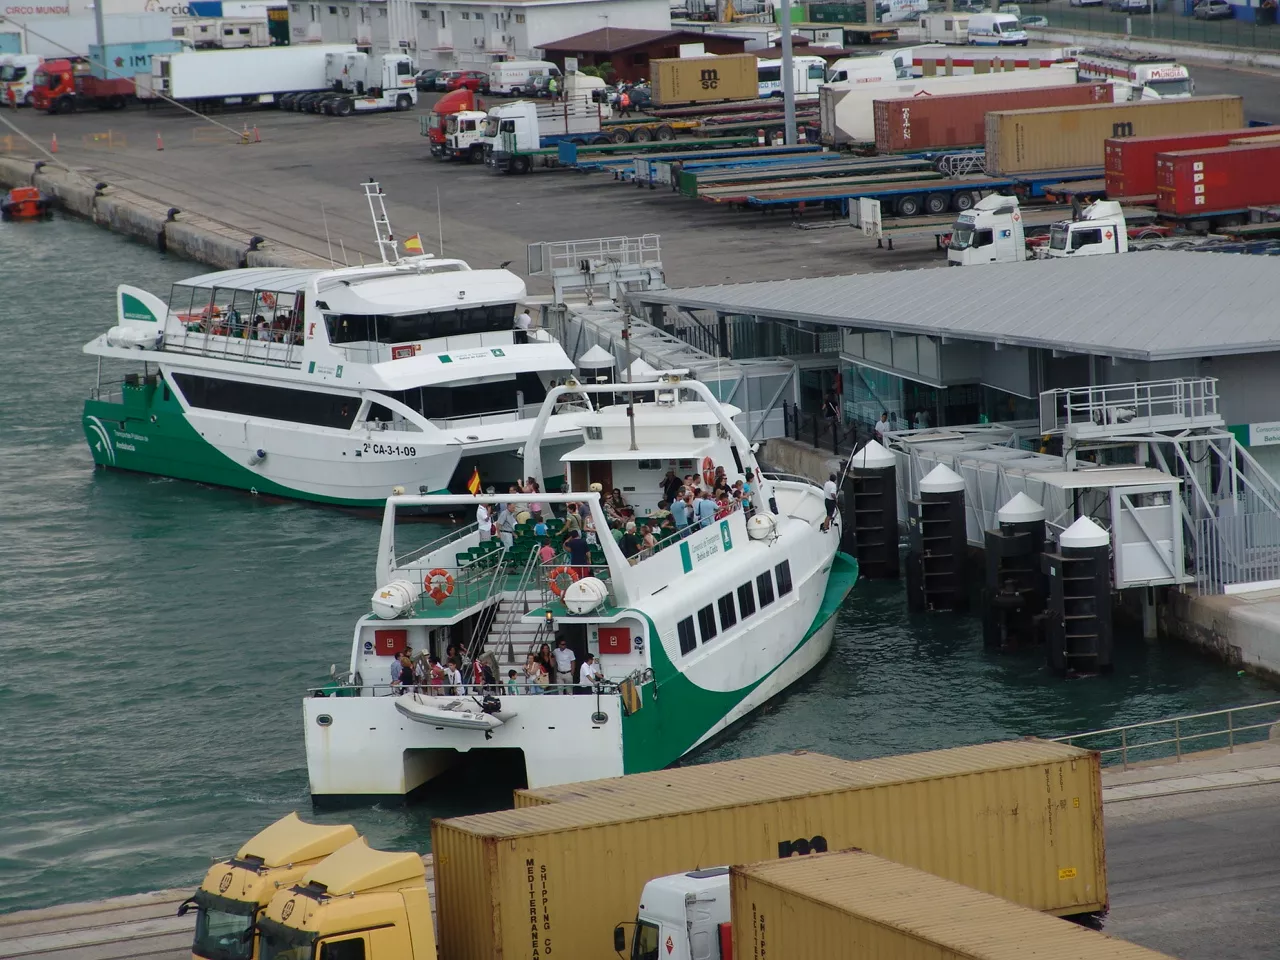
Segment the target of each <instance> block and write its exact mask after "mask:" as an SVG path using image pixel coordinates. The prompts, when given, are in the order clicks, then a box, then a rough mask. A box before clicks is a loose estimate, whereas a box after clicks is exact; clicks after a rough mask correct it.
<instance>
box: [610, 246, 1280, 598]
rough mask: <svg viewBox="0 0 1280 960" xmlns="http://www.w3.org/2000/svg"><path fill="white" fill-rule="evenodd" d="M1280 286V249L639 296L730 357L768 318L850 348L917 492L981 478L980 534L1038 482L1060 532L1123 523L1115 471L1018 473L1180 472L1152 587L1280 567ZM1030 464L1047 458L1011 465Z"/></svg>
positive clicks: (1040, 498)
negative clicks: (933, 475)
mask: <svg viewBox="0 0 1280 960" xmlns="http://www.w3.org/2000/svg"><path fill="white" fill-rule="evenodd" d="M1278 283H1280V261H1277V260H1276V259H1274V258H1271V257H1261V256H1245V255H1232V254H1212V253H1195V252H1174V251H1152V252H1144V253H1132V254H1125V255H1123V256H1112V257H1090V258H1083V259H1080V260H1048V261H1029V262H1023V263H1008V264H992V265H989V266H983V267H965V268H961V269H958V270H951V269H924V270H911V271H900V272H891V273H876V274H865V275H857V276H842V277H823V278H813V279H802V280H781V281H770V282H762V283H744V284H722V285H716V286H705V287H694V288H686V289H676V290H654V291H645V292H644V293H642V294H637V295H635V297H636V299H638V300H639V301H641V303H642V305H643V307H644V308H645V309H646V310H647V311H648V314H649V316H650V317H651V318H654V319H657V318H659V317H662V318H664V319H665V320H666V321H667V322H670V318H671V317H672V315H673V314H679V315H693V316H695V317H698V318H699V319H700V321H701V322H702V323H704V324H706V325H707V326H709V327H712V328H721V329H726V328H727V329H728V330H729V331H730V335H729V336H728V337H727V338H726V347H727V349H726V351H725V353H726V355H729V356H732V355H733V349H734V347H735V346H736V345H738V344H749V343H750V342H751V338H750V336H749V330H750V327H752V326H755V325H763V326H772V327H778V326H782V327H791V328H794V329H795V330H797V331H808V332H810V333H811V334H813V335H815V336H818V337H820V338H822V340H824V341H826V342H832V341H834V342H835V343H836V344H838V347H837V348H836V349H835V350H833V351H832V352H833V354H834V355H833V356H831V358H830V359H831V361H832V362H834V363H836V364H838V368H839V370H840V374H841V376H840V378H839V380H840V383H841V386H842V394H841V401H842V403H841V406H842V412H843V415H844V417H845V418H846V420H848V419H853V420H857V421H860V422H861V423H863V424H865V425H866V426H867V427H868V428H869V427H870V425H871V424H872V423H873V422H874V421H875V420H877V419H878V418H879V416H880V414H881V413H882V412H883V411H888V412H889V414H890V427H891V429H892V431H893V432H894V434H895V438H894V440H893V441H892V444H891V445H892V446H893V447H894V449H895V451H896V453H897V455H898V456H899V458H900V466H902V467H905V469H900V470H899V484H900V486H901V487H902V488H903V496H914V495H915V494H916V488H915V484H916V483H917V482H918V480H919V477H920V476H921V475H922V472H924V471H926V470H927V469H928V466H929V465H930V464H936V463H938V462H944V463H947V464H948V465H949V466H950V467H951V468H952V469H957V472H959V473H961V474H962V475H965V474H966V472H967V473H968V474H969V476H967V477H966V498H967V508H968V509H969V510H970V511H971V519H970V530H969V535H970V539H971V541H974V542H980V540H981V530H982V529H984V528H990V527H992V526H994V524H995V521H994V512H995V510H997V509H998V508H999V507H1000V506H1001V505H1002V504H1003V502H1005V501H1007V500H1008V499H1009V498H1011V497H1012V495H1013V494H1014V493H1016V492H1022V491H1023V490H1024V489H1025V491H1026V492H1027V493H1028V495H1030V496H1032V497H1033V499H1036V501H1037V502H1040V503H1045V506H1046V511H1047V514H1048V517H1047V519H1048V520H1049V522H1050V529H1051V530H1055V529H1059V528H1061V527H1064V526H1066V525H1069V523H1070V522H1071V520H1072V519H1074V516H1079V515H1092V516H1094V518H1095V519H1100V520H1102V521H1104V523H1105V524H1106V525H1107V526H1108V529H1111V528H1112V527H1113V526H1114V518H1112V517H1111V516H1110V512H1111V511H1112V510H1113V509H1115V507H1116V504H1117V503H1118V501H1116V500H1115V499H1114V498H1113V497H1112V496H1111V493H1110V491H1111V490H1112V489H1114V488H1115V486H1116V484H1115V483H1112V482H1103V481H1104V480H1108V481H1111V480H1115V479H1116V478H1115V477H1114V476H1113V477H1111V478H1104V477H1102V476H1098V477H1097V480H1098V482H1099V486H1098V487H1097V489H1096V490H1095V492H1094V493H1092V494H1089V493H1085V492H1081V491H1082V489H1084V490H1087V489H1089V488H1081V487H1080V486H1079V484H1078V481H1070V482H1068V481H1065V480H1064V481H1062V482H1060V483H1057V484H1046V483H1043V482H1040V483H1037V482H1032V483H1024V482H1022V481H1017V480H1015V479H1014V478H1015V477H1017V476H1029V475H1032V474H1037V475H1040V474H1046V473H1048V474H1052V473H1055V472H1058V473H1061V472H1069V471H1074V470H1090V469H1096V468H1107V469H1108V471H1109V472H1112V471H1114V470H1115V469H1125V468H1128V469H1143V470H1144V471H1145V470H1150V471H1154V472H1155V474H1158V475H1163V476H1164V477H1167V478H1170V480H1169V481H1165V482H1166V483H1168V482H1171V481H1173V480H1176V481H1177V482H1176V483H1174V484H1173V488H1174V490H1173V492H1172V496H1173V499H1174V501H1175V502H1176V504H1177V510H1178V514H1179V518H1180V520H1181V523H1180V528H1181V533H1182V536H1181V541H1182V542H1181V546H1178V545H1177V544H1175V543H1174V542H1173V541H1174V540H1175V539H1176V538H1174V537H1173V535H1172V531H1171V530H1169V531H1166V532H1167V534H1168V535H1161V533H1160V531H1157V530H1151V531H1150V536H1149V537H1148V539H1150V540H1165V541H1169V542H1168V543H1166V544H1164V546H1163V547H1162V548H1161V549H1163V550H1164V551H1165V553H1166V555H1168V556H1169V561H1170V564H1169V566H1170V571H1171V572H1170V574H1169V576H1167V577H1164V578H1151V579H1150V580H1149V581H1148V582H1149V583H1153V582H1165V583H1171V582H1186V581H1187V580H1188V579H1192V578H1194V579H1196V580H1198V581H1199V582H1200V583H1201V585H1202V586H1203V587H1206V588H1210V589H1217V588H1221V587H1222V586H1223V585H1224V584H1229V583H1241V582H1251V581H1253V580H1263V579H1277V578H1280V519H1278V518H1280V486H1278V485H1277V483H1276V479H1275V478H1276V477H1277V476H1280V376H1277V372H1280V356H1277V351H1280V323H1278V322H1277V320H1278V319H1280V318H1277V314H1276V309H1275V290H1276V287H1277V284H1278ZM740 331H745V332H743V333H742V334H741V336H735V332H740ZM961 428H963V429H961ZM1027 457H1037V458H1039V457H1043V458H1044V459H1043V460H1040V462H1039V463H1037V464H1035V465H1034V469H1023V468H1016V469H1015V468H1014V467H1013V466H1012V463H1011V461H1017V460H1021V459H1025V458H1027ZM1024 466H1025V467H1027V468H1031V467H1033V465H1032V464H1026V465H1024ZM1041 468H1042V469H1041ZM978 472H981V473H982V474H983V475H984V476H988V477H989V478H992V479H990V480H989V482H985V483H979V482H977V479H976V475H977V473H978ZM1144 479H1145V480H1148V481H1151V483H1147V484H1145V485H1146V486H1148V487H1149V486H1152V484H1157V476H1155V475H1153V474H1146V476H1145V478H1144ZM1130 485H1132V484H1130ZM1157 485H1158V484H1157ZM1050 489H1052V490H1057V491H1071V492H1069V493H1068V492H1059V493H1053V494H1048V493H1046V491H1048V490H1050ZM1170 492H1171V491H1170V490H1169V489H1166V490H1164V491H1160V490H1158V489H1156V490H1145V491H1142V492H1141V493H1135V494H1134V496H1136V497H1137V499H1136V500H1131V501H1130V502H1131V503H1135V504H1139V505H1151V504H1153V503H1155V502H1157V501H1159V500H1160V499H1161V497H1162V495H1168V494H1170ZM1046 497H1051V498H1056V499H1053V501H1052V502H1048V501H1046ZM997 501H999V502H997ZM1055 505H1056V506H1055ZM900 515H903V514H900ZM1112 532H1113V540H1114V539H1115V531H1114V530H1113V531H1112ZM975 535H976V536H975ZM1143 536H1147V535H1146V534H1143ZM1174 553H1180V554H1181V556H1174V555H1173V554H1174Z"/></svg>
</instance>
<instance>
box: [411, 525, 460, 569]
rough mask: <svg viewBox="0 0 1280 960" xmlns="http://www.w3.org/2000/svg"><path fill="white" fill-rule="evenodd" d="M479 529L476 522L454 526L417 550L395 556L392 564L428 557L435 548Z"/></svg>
mask: <svg viewBox="0 0 1280 960" xmlns="http://www.w3.org/2000/svg"><path fill="white" fill-rule="evenodd" d="M479 529H480V525H479V524H478V523H469V524H467V525H466V526H465V527H456V528H454V529H453V530H450V531H449V532H448V533H446V534H445V535H444V536H443V537H439V538H437V539H435V540H432V541H431V542H430V543H428V544H427V545H426V546H425V547H419V548H418V549H417V550H413V551H411V552H409V553H406V554H404V556H400V557H396V559H395V563H394V564H393V566H394V567H396V568H400V567H407V566H409V565H410V564H411V563H413V562H414V561H415V560H421V559H422V558H423V557H429V556H431V554H433V553H435V552H436V551H437V550H440V549H442V548H443V547H447V546H448V545H449V544H451V543H454V542H455V541H458V540H465V539H466V538H467V537H469V536H471V535H472V534H473V533H475V532H476V531H477V530H479Z"/></svg>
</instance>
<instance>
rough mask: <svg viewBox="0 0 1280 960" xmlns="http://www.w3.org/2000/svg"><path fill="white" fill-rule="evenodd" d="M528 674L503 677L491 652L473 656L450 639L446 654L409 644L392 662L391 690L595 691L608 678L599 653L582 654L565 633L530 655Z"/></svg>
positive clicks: (455, 693)
mask: <svg viewBox="0 0 1280 960" xmlns="http://www.w3.org/2000/svg"><path fill="white" fill-rule="evenodd" d="M522 672H523V676H521V675H520V674H518V673H517V672H516V671H515V670H508V671H507V676H506V678H505V679H503V680H499V678H498V661H497V658H495V657H494V655H493V654H492V653H482V654H480V656H478V657H476V658H475V659H474V660H473V659H471V658H469V657H468V656H467V655H466V653H465V651H463V650H460V649H459V648H458V647H456V646H454V645H452V644H450V645H449V648H448V650H446V651H445V658H444V660H441V659H440V658H439V657H437V656H436V655H435V654H431V653H427V652H426V651H422V652H421V653H419V654H417V655H416V656H415V655H414V652H413V648H412V647H411V646H406V647H405V649H404V650H403V651H401V653H399V654H398V655H397V656H396V659H395V660H394V661H392V664H391V692H392V693H393V694H402V693H413V692H417V693H422V694H426V695H428V696H438V697H449V696H475V697H479V696H484V695H486V694H507V695H510V696H515V695H517V694H545V693H551V694H570V693H574V694H591V693H594V692H595V691H596V690H597V689H598V688H599V686H600V684H601V682H602V681H603V680H604V674H603V672H602V671H601V669H600V664H599V662H598V661H597V660H596V657H595V654H593V653H591V652H590V651H588V652H587V653H586V654H585V655H584V656H583V658H582V662H581V663H579V662H578V656H577V654H576V653H575V652H574V651H573V649H572V648H570V647H569V644H568V642H567V641H566V640H565V638H564V637H561V638H560V639H558V640H557V641H556V645H555V647H554V649H553V648H552V646H551V645H550V644H548V643H544V644H542V645H541V646H540V647H539V648H538V651H537V653H534V652H532V651H531V652H530V653H529V655H528V656H527V657H526V658H525V664H524V670H523V671H522Z"/></svg>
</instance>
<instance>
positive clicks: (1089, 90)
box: [873, 83, 1115, 153]
mask: <svg viewBox="0 0 1280 960" xmlns="http://www.w3.org/2000/svg"><path fill="white" fill-rule="evenodd" d="M1114 89H1115V88H1114V87H1113V86H1112V85H1111V84H1109V83H1077V84H1075V85H1073V86H1069V87H1035V88H1031V89H1025V90H1008V91H1005V92H1004V93H956V94H948V95H946V96H941V97H902V98H899V99H895V100H877V101H876V102H875V103H874V104H873V109H874V112H875V124H876V150H877V151H878V152H879V153H895V152H900V151H903V150H935V149H939V148H948V149H950V148H955V147H980V146H982V145H983V143H984V142H985V141H986V136H987V132H986V131H987V126H986V121H987V113H988V112H989V111H992V110H1024V109H1033V108H1039V107H1066V106H1079V105H1083V104H1088V103H1111V102H1112V92H1113V91H1114Z"/></svg>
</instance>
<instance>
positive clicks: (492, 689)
mask: <svg viewBox="0 0 1280 960" xmlns="http://www.w3.org/2000/svg"><path fill="white" fill-rule="evenodd" d="M470 666H471V663H470V662H469V661H468V663H467V667H468V669H469V668H470ZM624 682H625V681H617V682H615V681H612V680H601V681H600V682H599V683H597V684H596V685H595V686H594V687H592V691H591V692H592V693H599V694H601V695H602V696H616V695H617V693H618V690H619V688H620V687H621V686H622V684H623V683H624ZM512 686H514V687H515V689H516V691H517V692H516V693H515V694H512V693H511V688H512ZM578 689H580V688H579V686H578V685H577V684H576V683H547V684H537V683H526V682H524V681H523V680H517V681H516V682H515V683H514V684H512V683H510V682H503V683H486V684H476V683H464V684H463V685H462V691H463V692H462V693H457V692H454V690H453V688H452V687H447V688H446V687H441V686H438V685H435V684H430V683H411V684H408V685H406V684H402V683H364V682H359V683H355V682H343V683H330V684H328V685H326V686H323V687H308V688H307V696H308V697H398V696H402V695H404V694H406V693H421V694H424V695H426V696H435V697H475V698H476V699H477V700H479V699H480V698H482V697H485V696H495V697H502V696H521V695H526V694H536V693H544V694H559V693H572V692H573V691H575V690H578ZM438 690H448V691H449V692H447V693H444V692H436V691H438Z"/></svg>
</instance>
